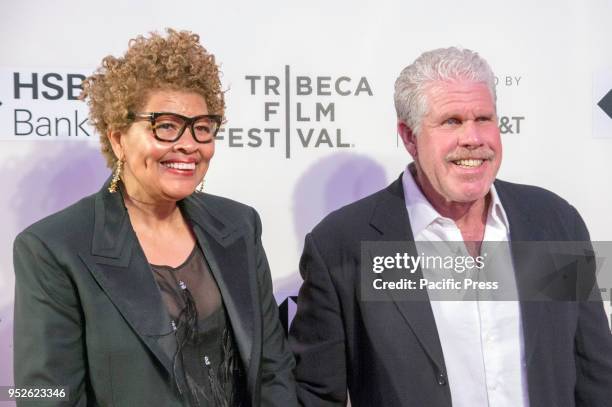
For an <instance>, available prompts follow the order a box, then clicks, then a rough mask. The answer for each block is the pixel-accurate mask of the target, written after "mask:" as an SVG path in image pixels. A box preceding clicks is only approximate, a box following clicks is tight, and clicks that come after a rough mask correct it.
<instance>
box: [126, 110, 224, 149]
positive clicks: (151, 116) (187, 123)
mask: <svg viewBox="0 0 612 407" xmlns="http://www.w3.org/2000/svg"><path fill="white" fill-rule="evenodd" d="M161 116H174V117H178V118H179V119H182V120H183V122H184V124H183V127H181V129H180V130H179V132H178V134H177V136H176V138H174V139H173V140H166V139H163V138H160V137H158V136H157V130H156V129H155V120H156V119H157V118H158V117H161ZM128 119H130V120H133V121H135V120H136V119H144V120H148V121H149V123H151V129H152V130H153V137H155V139H156V140H159V141H165V142H167V143H174V142H176V141H178V139H180V138H181V137H182V136H183V133H185V129H186V128H187V127H189V128H190V129H191V137H193V139H194V140H195V141H196V142H197V143H200V144H206V143H210V142H211V141H213V140H214V138H215V137H216V136H217V133H218V132H219V129H220V128H221V122H222V121H223V117H222V116H221V115H218V114H201V115H199V116H193V117H187V116H183V115H182V114H178V113H172V112H147V113H133V112H130V113H129V114H128ZM201 119H210V120H212V121H214V122H215V123H217V128H216V130H215V132H214V134H213V135H212V138H211V139H210V140H204V141H200V140H198V139H197V138H196V136H195V129H194V127H193V126H194V124H195V123H196V122H197V121H198V120H201Z"/></svg>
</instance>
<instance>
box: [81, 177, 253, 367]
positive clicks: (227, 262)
mask: <svg viewBox="0 0 612 407" xmlns="http://www.w3.org/2000/svg"><path fill="white" fill-rule="evenodd" d="M107 184H108V182H107ZM107 188H108V185H104V187H103V188H102V190H101V191H100V192H99V193H98V194H97V195H96V198H95V215H94V233H93V239H92V249H91V253H81V254H80V257H81V259H82V260H83V262H84V263H85V264H86V265H87V267H88V268H89V270H90V271H91V274H92V275H93V277H94V278H95V279H96V281H97V282H98V284H99V285H100V286H101V287H102V289H103V290H104V292H105V293H106V295H107V296H108V297H109V298H110V300H111V301H112V302H113V304H114V305H115V306H116V307H117V309H118V310H119V312H120V313H121V314H122V315H123V317H124V318H125V320H126V321H127V322H128V324H129V325H130V326H131V328H132V329H133V330H134V331H135V332H136V334H137V335H139V337H140V338H141V339H142V340H143V342H144V343H145V344H146V346H147V347H148V348H149V349H150V350H151V352H152V353H153V354H154V355H155V357H156V358H157V359H158V360H159V362H160V363H161V364H162V365H163V366H164V367H165V369H166V370H167V371H168V373H170V374H172V372H173V367H172V361H173V358H174V355H175V353H176V340H175V337H174V335H173V329H172V322H171V318H170V316H169V314H168V312H167V310H166V308H165V305H164V303H163V300H162V297H161V294H160V291H159V288H158V286H157V283H156V282H155V279H154V277H153V274H152V272H151V269H150V267H149V263H148V261H147V259H146V257H145V255H144V252H143V251H142V248H141V246H140V244H139V243H138V239H137V237H136V234H135V232H134V230H133V229H132V226H131V223H130V220H129V216H128V213H127V210H126V208H125V206H124V203H123V198H122V196H121V194H120V193H114V194H111V193H109V192H108V191H107ZM205 202H206V200H205V199H197V198H194V197H188V198H186V199H184V200H183V201H180V202H178V205H179V208H180V209H181V211H182V212H183V215H184V216H186V218H187V219H188V220H189V221H190V222H191V224H192V227H193V230H194V233H195V235H196V238H197V241H198V244H199V246H200V247H201V248H202V250H203V252H204V256H205V258H206V260H207V262H208V265H209V268H210V270H211V273H212V274H213V276H214V278H215V280H216V282H217V284H218V286H219V290H220V292H221V295H222V298H223V302H224V304H225V307H226V309H227V312H228V316H229V320H230V324H231V326H232V329H233V331H234V336H235V339H236V343H237V346H238V350H239V352H240V355H241V358H242V360H243V362H244V363H245V368H247V369H248V368H249V367H252V366H250V365H251V363H250V362H251V359H252V352H253V335H254V330H255V326H254V321H255V318H254V306H253V300H254V298H253V294H252V289H253V288H254V285H253V284H254V283H253V282H251V276H253V275H254V273H251V272H249V270H251V269H250V268H249V267H253V264H251V263H252V262H251V263H249V261H250V260H249V256H248V253H249V250H247V246H246V242H245V238H244V233H243V231H242V230H241V229H238V228H237V227H235V226H234V225H233V224H232V223H231V222H229V221H228V220H227V219H225V217H224V216H223V215H222V214H221V213H220V211H215V210H214V209H213V208H210V207H209V205H206V204H205Z"/></svg>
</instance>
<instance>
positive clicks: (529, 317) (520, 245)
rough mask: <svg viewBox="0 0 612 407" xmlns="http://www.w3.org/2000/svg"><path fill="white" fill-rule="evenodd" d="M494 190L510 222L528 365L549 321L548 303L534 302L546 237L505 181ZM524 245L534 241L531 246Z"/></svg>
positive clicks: (499, 183) (545, 265) (544, 265)
mask: <svg viewBox="0 0 612 407" xmlns="http://www.w3.org/2000/svg"><path fill="white" fill-rule="evenodd" d="M495 188H496V190H497V192H498V194H499V198H500V200H501V202H502V205H503V207H504V210H505V211H506V215H507V216H508V221H509V223H510V248H511V249H510V250H511V252H512V259H513V262H514V272H515V276H516V283H517V290H518V295H519V300H521V319H522V322H523V341H524V349H525V361H526V362H529V360H530V359H531V357H532V356H533V352H534V349H535V347H536V344H537V342H538V336H539V333H540V331H541V327H542V322H543V318H546V312H547V303H546V302H545V301H537V300H534V299H535V298H534V295H535V292H534V288H536V287H537V285H538V283H537V282H538V279H539V276H541V275H542V274H543V273H544V271H545V270H550V267H548V266H547V264H548V260H550V259H546V258H543V256H542V254H543V250H542V246H541V245H542V244H544V243H538V242H545V241H546V240H547V236H546V234H545V231H543V230H541V229H540V228H539V227H538V222H534V221H533V220H532V219H530V217H529V213H530V211H529V208H527V207H524V205H523V203H522V202H520V201H517V199H516V197H515V196H513V195H512V194H511V193H510V191H508V190H507V189H506V186H505V185H504V183H503V182H499V181H496V182H495ZM525 242H534V244H529V243H527V244H526V243H525Z"/></svg>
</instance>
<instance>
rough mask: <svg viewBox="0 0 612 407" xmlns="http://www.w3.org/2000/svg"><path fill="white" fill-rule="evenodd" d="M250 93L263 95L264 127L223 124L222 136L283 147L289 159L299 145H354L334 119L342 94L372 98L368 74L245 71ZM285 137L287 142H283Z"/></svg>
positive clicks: (239, 144) (231, 143) (236, 144)
mask: <svg viewBox="0 0 612 407" xmlns="http://www.w3.org/2000/svg"><path fill="white" fill-rule="evenodd" d="M244 80H245V81H246V83H247V86H248V89H249V95H250V96H263V97H265V101H264V102H263V104H262V105H261V110H260V112H261V116H260V117H261V120H262V122H263V125H262V126H255V127H228V128H222V129H221V130H220V131H219V134H218V135H217V139H218V140H223V141H224V142H227V145H228V147H230V148H244V147H250V148H260V147H266V148H282V147H283V145H282V144H284V153H285V158H291V153H292V151H294V149H295V148H301V149H307V148H313V149H319V148H351V147H354V144H352V143H350V142H349V140H348V139H347V137H346V134H345V133H343V129H342V128H341V127H339V126H338V125H337V123H336V120H337V119H338V117H339V115H340V111H339V110H340V109H337V106H338V105H339V104H340V103H338V102H341V101H342V98H344V97H362V96H373V95H374V93H373V91H372V87H371V86H370V83H369V82H368V79H367V78H366V77H365V76H359V77H350V76H335V77H334V76H309V75H301V74H298V75H292V71H291V66H289V65H285V69H284V73H283V75H280V76H279V75H250V74H249V75H245V76H244ZM282 141H284V143H282Z"/></svg>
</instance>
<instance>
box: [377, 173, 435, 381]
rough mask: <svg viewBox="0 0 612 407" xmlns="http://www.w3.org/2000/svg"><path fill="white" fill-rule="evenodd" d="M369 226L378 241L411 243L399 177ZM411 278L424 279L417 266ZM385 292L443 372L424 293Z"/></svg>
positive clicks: (411, 249)
mask: <svg viewBox="0 0 612 407" xmlns="http://www.w3.org/2000/svg"><path fill="white" fill-rule="evenodd" d="M370 225H371V226H372V227H373V228H374V229H376V230H377V231H378V232H379V233H380V234H381V235H382V236H381V237H380V239H379V240H380V241H388V242H392V241H395V242H414V236H413V235H412V228H411V226H410V219H408V212H407V210H406V201H405V199H404V188H403V186H402V177H401V175H400V177H399V179H398V180H396V181H395V182H394V183H392V184H391V185H390V186H389V187H387V189H386V190H385V194H384V196H383V197H382V198H381V199H380V200H379V201H378V204H377V205H376V207H375V209H374V211H373V213H372V217H371V219H370ZM408 251H409V253H410V255H411V256H415V257H416V256H417V251H416V247H415V246H414V245H412V244H410V243H409V246H408ZM414 277H415V278H416V279H417V280H419V279H420V278H422V277H423V273H422V270H421V269H420V267H419V268H418V269H417V271H416V272H415V274H414ZM388 291H389V295H390V297H391V299H392V300H393V301H394V303H395V305H396V306H397V308H398V310H399V312H400V313H401V315H402V316H403V318H404V320H405V321H406V322H407V323H408V325H409V326H410V328H411V329H412V331H413V332H414V334H415V336H416V337H417V338H418V340H419V343H420V344H421V346H422V347H423V349H424V350H425V352H426V353H427V355H428V356H429V358H430V359H431V360H432V361H433V362H434V363H435V364H436V366H437V368H438V370H440V371H445V365H444V357H443V354H442V346H441V344H440V338H439V336H438V330H437V328H436V322H435V319H434V315H433V311H432V309H431V304H430V302H429V296H428V295H427V292H426V291H425V290H414V292H413V293H414V295H415V298H411V299H409V300H406V297H405V296H406V293H405V292H402V293H396V292H395V291H396V290H388Z"/></svg>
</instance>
